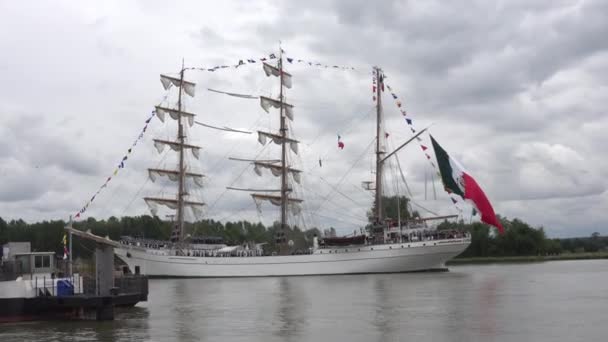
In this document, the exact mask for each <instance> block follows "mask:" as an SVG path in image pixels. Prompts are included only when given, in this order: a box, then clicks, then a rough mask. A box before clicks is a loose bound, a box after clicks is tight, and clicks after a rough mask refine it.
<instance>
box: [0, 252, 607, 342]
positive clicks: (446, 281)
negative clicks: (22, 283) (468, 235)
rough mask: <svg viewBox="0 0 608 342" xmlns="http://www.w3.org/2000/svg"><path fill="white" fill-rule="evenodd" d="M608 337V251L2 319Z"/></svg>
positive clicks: (161, 330) (341, 335)
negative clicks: (77, 314)
mask: <svg viewBox="0 0 608 342" xmlns="http://www.w3.org/2000/svg"><path fill="white" fill-rule="evenodd" d="M406 340H407V341H608V261H606V260H589V261H555V262H545V263H531V264H509V265H505V264H500V265H482V266H478V265H474V266H453V267H451V268H450V272H447V273H410V274H379V275H352V276H315V277H286V278H246V279H237V278H230V279H157V280H151V281H150V295H149V301H148V302H147V303H141V304H139V305H138V306H137V307H135V308H130V309H123V310H120V311H118V312H117V313H116V320H114V321H111V322H63V321H62V322H30V323H18V324H9V325H0V341H2V342H8V341H218V342H219V341H406Z"/></svg>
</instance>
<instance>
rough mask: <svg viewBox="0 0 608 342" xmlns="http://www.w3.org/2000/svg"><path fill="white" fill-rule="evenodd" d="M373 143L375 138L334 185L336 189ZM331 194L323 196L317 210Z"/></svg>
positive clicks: (331, 192)
mask: <svg viewBox="0 0 608 342" xmlns="http://www.w3.org/2000/svg"><path fill="white" fill-rule="evenodd" d="M375 141H376V138H374V139H372V141H371V142H370V143H369V145H367V147H366V148H365V149H364V150H363V153H362V154H361V155H360V156H359V157H358V158H357V159H356V160H355V161H354V162H353V164H352V165H351V166H350V168H349V169H348V171H346V173H345V174H344V175H343V176H342V178H341V179H340V181H339V182H338V183H337V184H336V187H339V186H340V184H342V181H344V179H345V178H346V176H347V175H348V174H349V173H350V171H352V169H354V168H355V166H356V165H357V164H358V163H359V161H360V160H361V158H363V157H364V156H365V155H367V151H368V150H369V148H370V147H372V145H373V144H374V142H375ZM332 194H333V191H330V192H329V193H328V194H327V195H326V196H325V199H324V200H323V202H321V204H320V205H319V207H318V208H317V210H319V209H320V208H321V207H322V206H323V204H325V202H327V199H328V198H329V196H330V195H332Z"/></svg>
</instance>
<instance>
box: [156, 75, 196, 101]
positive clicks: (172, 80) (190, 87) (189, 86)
mask: <svg viewBox="0 0 608 342" xmlns="http://www.w3.org/2000/svg"><path fill="white" fill-rule="evenodd" d="M160 83H162V84H163V88H165V90H167V89H169V88H170V87H171V86H172V85H174V86H176V87H179V86H180V84H181V83H182V81H181V80H180V79H179V78H176V77H171V76H167V75H160ZM183 85H184V87H183V89H184V92H185V93H186V94H188V95H190V96H191V97H194V90H195V87H196V84H195V83H192V82H188V81H185V80H184V81H183Z"/></svg>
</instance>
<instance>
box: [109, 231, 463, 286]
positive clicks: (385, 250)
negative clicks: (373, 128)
mask: <svg viewBox="0 0 608 342" xmlns="http://www.w3.org/2000/svg"><path fill="white" fill-rule="evenodd" d="M470 242H471V240H470V238H463V239H450V240H430V241H421V242H410V243H398V244H385V245H373V246H349V247H336V248H332V249H328V248H323V249H319V250H316V251H315V252H314V253H313V254H306V255H287V256H256V257H234V256H232V257H191V256H175V255H168V254H169V253H167V251H163V250H155V249H145V248H141V247H136V246H130V245H125V246H123V247H117V248H115V253H116V255H117V256H118V257H119V258H120V259H122V260H123V261H124V262H125V263H126V264H127V265H128V266H129V268H130V270H131V272H134V273H136V272H137V271H139V273H140V274H145V275H148V276H151V277H267V276H301V275H328V274H358V273H397V272H414V271H424V270H432V269H443V268H445V262H446V261H447V260H449V259H451V258H453V257H455V256H457V255H458V254H460V253H462V252H463V251H464V250H465V249H466V248H467V246H468V245H469V244H470Z"/></svg>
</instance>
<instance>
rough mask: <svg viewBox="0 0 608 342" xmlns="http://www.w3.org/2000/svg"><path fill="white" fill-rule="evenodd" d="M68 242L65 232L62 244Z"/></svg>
mask: <svg viewBox="0 0 608 342" xmlns="http://www.w3.org/2000/svg"><path fill="white" fill-rule="evenodd" d="M67 244H68V238H67V236H66V235H65V234H63V245H64V246H65V245H67Z"/></svg>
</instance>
